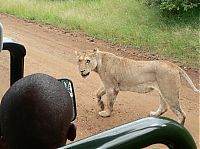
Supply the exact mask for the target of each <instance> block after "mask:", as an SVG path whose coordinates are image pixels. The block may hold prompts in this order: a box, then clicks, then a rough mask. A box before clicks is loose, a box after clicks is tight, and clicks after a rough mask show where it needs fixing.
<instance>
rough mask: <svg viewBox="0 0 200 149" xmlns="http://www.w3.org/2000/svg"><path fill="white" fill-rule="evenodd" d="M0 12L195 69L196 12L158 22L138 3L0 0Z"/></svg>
mask: <svg viewBox="0 0 200 149" xmlns="http://www.w3.org/2000/svg"><path fill="white" fill-rule="evenodd" d="M0 6H1V7H0V12H3V13H8V14H13V15H16V16H18V17H22V18H25V19H30V20H35V21H38V22H43V23H48V24H52V25H55V26H58V27H61V28H66V29H70V30H79V31H82V32H84V33H85V34H87V35H89V36H92V37H95V38H98V39H103V40H105V41H108V42H111V43H113V44H118V45H122V46H126V47H134V48H138V49H140V50H145V51H147V52H153V53H158V54H160V55H164V56H166V57H171V58H173V59H177V60H178V61H180V62H182V63H183V64H185V65H190V66H192V67H199V66H200V61H199V60H200V59H199V54H200V44H199V31H200V26H199V10H194V11H192V12H190V13H189V12H188V13H181V14H180V15H177V16H174V17H164V16H162V15H161V13H160V12H159V11H158V10H156V9H154V8H148V7H147V6H145V5H144V4H143V3H141V2H140V1H138V0H65V1H64V0H57V1H56V0H0Z"/></svg>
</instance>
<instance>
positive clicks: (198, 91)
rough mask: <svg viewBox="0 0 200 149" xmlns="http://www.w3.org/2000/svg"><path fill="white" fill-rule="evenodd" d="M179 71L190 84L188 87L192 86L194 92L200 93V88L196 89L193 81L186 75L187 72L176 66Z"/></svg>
mask: <svg viewBox="0 0 200 149" xmlns="http://www.w3.org/2000/svg"><path fill="white" fill-rule="evenodd" d="M178 70H179V73H180V75H181V76H182V77H183V78H184V79H185V80H186V81H187V82H188V84H189V85H190V87H191V88H192V90H193V91H194V92H196V93H200V90H198V89H197V88H196V87H195V86H194V83H193V82H192V80H191V79H190V77H189V76H188V75H187V73H186V72H185V71H184V70H183V69H181V68H180V67H178Z"/></svg>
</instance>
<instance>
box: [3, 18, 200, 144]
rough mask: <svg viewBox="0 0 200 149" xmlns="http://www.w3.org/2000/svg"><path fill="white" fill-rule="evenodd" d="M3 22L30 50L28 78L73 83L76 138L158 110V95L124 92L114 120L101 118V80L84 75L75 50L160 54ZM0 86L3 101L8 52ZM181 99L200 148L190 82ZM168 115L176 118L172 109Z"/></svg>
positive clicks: (6, 30)
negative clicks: (39, 76) (38, 75)
mask: <svg viewBox="0 0 200 149" xmlns="http://www.w3.org/2000/svg"><path fill="white" fill-rule="evenodd" d="M0 21H1V23H2V24H3V25H4V33H5V36H7V37H11V38H13V39H15V40H17V41H18V42H20V43H22V44H23V45H24V46H25V47H26V49H27V55H26V57H25V76H26V75H29V74H33V73H37V72H42V73H46V74H49V75H52V76H54V77H56V78H62V77H68V78H70V79H71V80H73V82H74V86H75V92H76V98H77V110H78V116H77V120H76V124H77V128H78V132H77V135H78V136H77V139H76V140H79V139H82V138H85V137H88V136H91V135H94V134H96V133H98V132H101V131H104V130H107V129H110V128H113V127H115V126H118V125H121V124H124V123H127V122H130V121H134V120H136V119H139V118H142V117H146V116H147V115H148V114H149V112H150V111H152V110H156V109H157V108H158V105H159V96H158V93H157V92H152V93H148V94H138V93H132V92H120V93H119V95H118V97H117V101H116V104H115V106H114V112H113V114H112V116H111V117H109V118H101V117H100V116H99V115H98V114H97V113H98V107H97V102H96V98H95V93H96V90H97V89H98V87H99V86H100V79H99V77H98V76H97V74H95V73H92V74H91V75H90V76H89V77H88V78H87V79H83V78H82V77H81V76H80V74H79V73H78V69H77V65H76V56H75V54H74V51H75V50H77V51H80V50H86V49H92V48H95V47H98V48H99V49H100V50H102V51H109V52H112V53H115V54H116V55H119V56H124V57H128V58H132V59H136V60H141V59H145V60H149V59H158V58H159V57H158V56H156V55H148V54H144V53H140V52H139V51H137V50H134V49H126V48H122V47H117V46H112V45H110V44H108V43H105V42H103V41H97V40H95V39H91V38H89V37H86V36H84V35H81V34H78V33H72V32H66V31H63V30H59V29H56V28H53V27H51V26H48V25H41V24H36V23H32V22H28V21H24V20H20V19H17V18H15V17H12V16H7V15H3V14H0ZM188 74H189V75H190V77H191V78H192V80H193V81H194V82H195V84H196V86H197V87H199V86H198V85H199V82H198V80H199V76H200V75H199V72H197V71H194V70H189V71H188ZM0 82H1V85H0V97H2V96H3V94H4V93H5V91H6V90H7V89H8V87H9V53H8V52H6V51H3V52H2V53H0ZM181 99H182V100H181V101H180V103H181V105H182V107H183V110H184V111H185V113H186V115H187V118H186V123H185V127H186V128H187V129H188V130H189V132H190V133H191V134H192V136H193V137H194V139H195V141H196V143H197V144H198V145H199V95H198V94H196V93H194V92H193V91H192V89H190V88H189V87H188V85H187V83H186V82H185V81H183V83H182V88H181ZM164 116H166V117H169V118H172V119H175V120H177V119H176V116H175V115H174V114H173V113H172V112H171V111H170V110H168V112H167V113H166V114H164Z"/></svg>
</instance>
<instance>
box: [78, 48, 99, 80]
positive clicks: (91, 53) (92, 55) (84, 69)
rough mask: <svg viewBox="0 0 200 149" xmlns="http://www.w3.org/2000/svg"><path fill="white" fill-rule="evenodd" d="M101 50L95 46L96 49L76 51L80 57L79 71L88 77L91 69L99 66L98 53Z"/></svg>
mask: <svg viewBox="0 0 200 149" xmlns="http://www.w3.org/2000/svg"><path fill="white" fill-rule="evenodd" d="M98 52H99V50H98V49H97V48H95V49H94V50H87V51H84V52H76V55H77V59H78V67H79V72H80V73H81V76H82V77H84V78H85V77H87V76H88V75H89V74H90V72H91V71H93V70H94V69H96V67H97V58H96V57H97V54H98Z"/></svg>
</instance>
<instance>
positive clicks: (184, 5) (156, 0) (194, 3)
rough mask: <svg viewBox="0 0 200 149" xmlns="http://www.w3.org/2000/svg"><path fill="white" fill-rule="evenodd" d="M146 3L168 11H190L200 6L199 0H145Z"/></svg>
mask: <svg viewBox="0 0 200 149" xmlns="http://www.w3.org/2000/svg"><path fill="white" fill-rule="evenodd" d="M145 3H146V4H148V5H150V6H156V7H159V9H161V10H163V11H166V12H181V11H188V10H190V9H194V8H197V7H199V6H200V1H199V0H145Z"/></svg>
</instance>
